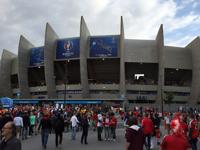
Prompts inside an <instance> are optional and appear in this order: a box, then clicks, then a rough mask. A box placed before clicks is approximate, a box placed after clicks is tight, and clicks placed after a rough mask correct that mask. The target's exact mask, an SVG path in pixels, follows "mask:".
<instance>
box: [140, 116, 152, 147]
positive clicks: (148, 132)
mask: <svg viewBox="0 0 200 150" xmlns="http://www.w3.org/2000/svg"><path fill="white" fill-rule="evenodd" d="M142 127H143V131H144V135H145V142H146V143H145V146H146V148H147V150H150V148H151V136H152V134H153V130H154V125H153V121H152V120H151V119H150V118H149V115H148V114H145V117H144V118H143V119H142Z"/></svg>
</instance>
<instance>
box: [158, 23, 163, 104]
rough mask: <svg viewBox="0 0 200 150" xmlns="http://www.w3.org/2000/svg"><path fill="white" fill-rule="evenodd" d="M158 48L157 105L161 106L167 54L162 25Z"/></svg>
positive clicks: (159, 32)
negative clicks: (165, 52)
mask: <svg viewBox="0 0 200 150" xmlns="http://www.w3.org/2000/svg"><path fill="white" fill-rule="evenodd" d="M156 46H157V51H158V66H159V67H158V90H157V92H158V93H157V99H156V105H157V106H161V104H162V97H163V93H164V91H163V88H164V78H165V74H164V63H165V57H164V56H165V54H164V36H163V25H162V24H161V26H160V28H159V31H158V34H157V36H156Z"/></svg>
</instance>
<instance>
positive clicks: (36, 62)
mask: <svg viewBox="0 0 200 150" xmlns="http://www.w3.org/2000/svg"><path fill="white" fill-rule="evenodd" d="M41 65H44V47H35V48H31V49H30V66H41Z"/></svg>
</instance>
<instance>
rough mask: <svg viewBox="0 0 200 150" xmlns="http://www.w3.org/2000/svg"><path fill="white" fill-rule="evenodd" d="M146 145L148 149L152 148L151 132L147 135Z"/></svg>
mask: <svg viewBox="0 0 200 150" xmlns="http://www.w3.org/2000/svg"><path fill="white" fill-rule="evenodd" d="M145 146H146V149H147V150H150V148H151V134H146V135H145Z"/></svg>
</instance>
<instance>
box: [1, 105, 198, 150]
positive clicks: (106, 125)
mask: <svg viewBox="0 0 200 150" xmlns="http://www.w3.org/2000/svg"><path fill="white" fill-rule="evenodd" d="M199 117H200V116H199V113H198V112H197V111H190V112H180V111H179V112H176V113H169V112H166V113H161V112H158V110H157V109H138V108H137V107H136V108H134V109H131V110H130V111H127V112H124V111H123V109H116V110H114V109H113V108H112V107H108V106H104V105H73V106H72V105H66V106H62V107H57V106H53V105H44V106H31V105H23V106H14V107H13V108H11V109H0V138H1V144H0V149H1V150H12V149H7V148H6V147H7V146H12V145H13V146H14V147H15V149H14V150H21V141H22V140H26V139H28V138H31V137H32V136H35V135H38V134H39V133H40V134H41V137H42V138H41V139H42V140H41V143H42V147H43V148H44V149H46V148H47V145H48V137H49V134H50V133H54V134H55V147H61V145H62V139H63V132H69V131H70V132H71V140H77V137H76V133H77V131H80V132H82V135H81V138H80V139H79V140H80V143H81V144H86V145H87V144H88V139H87V137H88V131H89V130H92V131H95V132H97V140H98V141H113V142H115V141H116V137H117V136H116V134H117V132H116V129H117V124H118V121H120V122H124V128H125V140H126V150H143V147H146V149H147V150H150V149H155V148H160V149H162V150H187V149H189V148H192V150H197V149H198V148H197V141H198V138H199V131H200V118H199ZM163 126H164V132H163V129H162V130H161V127H163ZM10 143H11V144H10ZM178 143H179V144H178Z"/></svg>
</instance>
